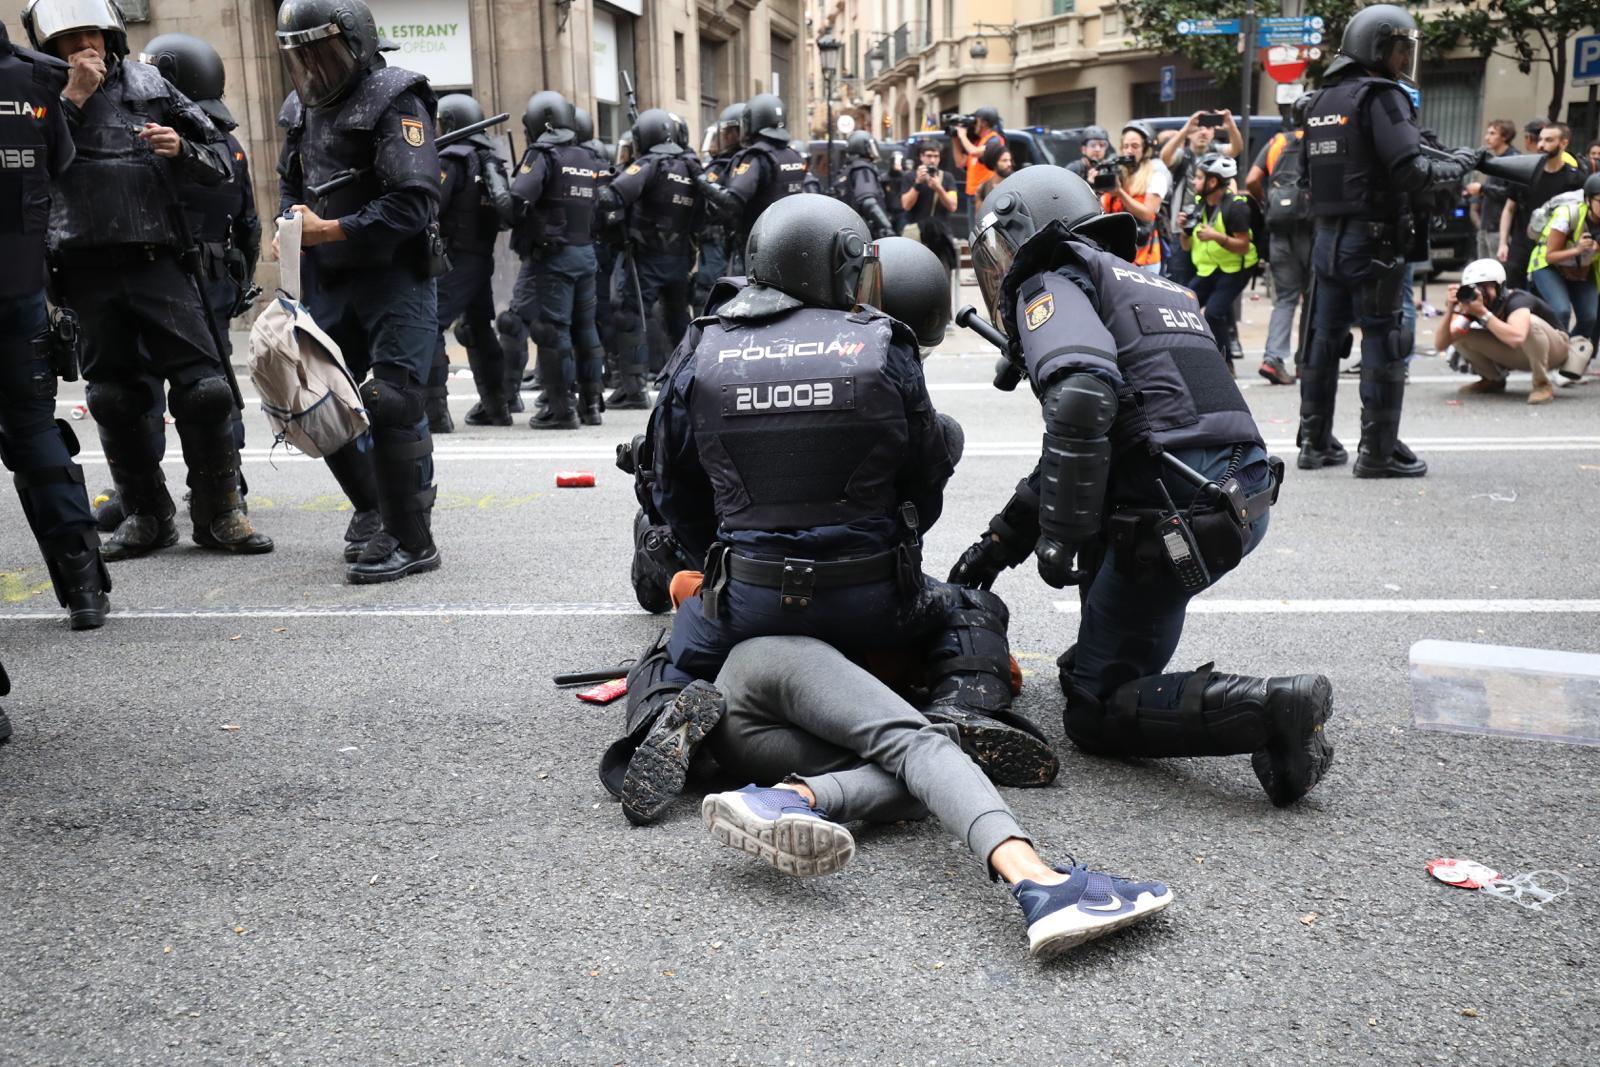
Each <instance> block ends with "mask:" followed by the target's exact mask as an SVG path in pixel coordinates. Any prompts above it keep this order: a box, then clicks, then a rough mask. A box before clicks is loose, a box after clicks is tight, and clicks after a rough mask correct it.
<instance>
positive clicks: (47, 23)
mask: <svg viewBox="0 0 1600 1067" xmlns="http://www.w3.org/2000/svg"><path fill="white" fill-rule="evenodd" d="M31 13H32V15H33V37H34V39H35V40H37V41H38V42H39V47H40V48H44V47H45V46H46V45H47V44H49V43H50V41H51V39H52V38H55V37H59V36H61V35H62V34H63V33H67V32H68V31H71V30H100V31H102V32H115V33H126V32H127V29H126V27H124V26H123V24H122V15H121V14H120V13H119V12H118V11H117V9H116V8H115V7H113V6H112V5H111V3H110V2H109V0H52V2H51V3H47V4H38V3H36V4H34V5H32V12H31Z"/></svg>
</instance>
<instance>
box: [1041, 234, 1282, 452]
mask: <svg viewBox="0 0 1600 1067" xmlns="http://www.w3.org/2000/svg"><path fill="white" fill-rule="evenodd" d="M1067 245H1068V248H1069V249H1070V252H1071V253H1072V256H1073V258H1075V259H1076V260H1077V262H1078V264H1079V265H1080V266H1081V267H1082V268H1083V270H1084V272H1085V273H1086V274H1087V275H1088V277H1089V280H1090V282H1091V284H1092V285H1093V287H1094V291H1095V294H1096V296H1095V301H1094V303H1095V308H1096V310H1097V311H1098V312H1099V313H1100V321H1101V322H1103V323H1104V324H1105V327H1106V329H1107V330H1108V331H1109V332H1110V334H1111V336H1112V339H1113V340H1114V341H1115V342H1116V346H1117V351H1116V364H1117V371H1118V373H1119V374H1120V375H1121V376H1122V380H1123V383H1124V384H1123V388H1122V390H1121V391H1120V392H1119V393H1118V399H1119V401H1120V404H1119V411H1118V415H1117V420H1116V422H1115V423H1114V424H1113V426H1112V428H1111V435H1110V436H1111V440H1112V443H1113V445H1114V447H1115V448H1116V449H1117V450H1118V451H1122V450H1125V449H1129V448H1133V447H1143V448H1146V449H1149V450H1151V451H1156V450H1161V449H1165V450H1170V449H1174V448H1191V447H1205V446H1211V445H1231V444H1237V443H1239V442H1241V441H1256V442H1259V441H1260V436H1259V435H1258V434H1257V432H1256V424H1255V420H1254V419H1253V418H1252V417H1251V415H1250V408H1249V406H1248V405H1246V404H1245V402H1244V397H1243V395H1241V394H1240V392H1239V387H1238V385H1236V384H1235V383H1234V380H1233V378H1232V377H1231V376H1230V375H1229V374H1228V361H1227V360H1226V359H1224V358H1223V356H1222V353H1221V352H1220V350H1219V349H1218V347H1217V340H1216V338H1214V337H1213V336H1212V334H1211V328H1210V327H1209V326H1208V325H1207V324H1206V318H1205V313H1204V311H1203V310H1202V309H1201V306H1200V302H1199V301H1198V300H1196V299H1195V296H1194V293H1193V292H1191V291H1190V290H1188V289H1185V288H1184V287H1183V286H1181V285H1178V284H1177V283H1176V282H1173V281H1169V280H1168V279H1166V278H1163V277H1161V276H1160V275H1158V274H1151V273H1149V272H1147V271H1143V270H1140V269H1139V268H1138V267H1135V266H1134V265H1132V264H1131V263H1129V262H1127V261H1126V260H1124V259H1121V258H1119V257H1117V256H1114V255H1112V254H1110V253H1109V252H1104V251H1101V250H1100V249H1099V248H1096V247H1094V246H1092V245H1088V244H1084V243H1082V242H1080V241H1077V240H1072V239H1069V240H1068V242H1067ZM1071 288H1075V286H1074V284H1073V282H1072V281H1070V280H1069V279H1067V278H1065V277H1063V276H1062V275H1060V274H1057V273H1054V272H1048V271H1047V272H1041V273H1037V274H1034V275H1032V276H1030V277H1026V278H1025V280H1023V281H1022V283H1021V284H1020V285H1019V286H1018V287H1017V292H1018V293H1019V294H1020V295H1021V300H1020V301H1019V302H1020V304H1021V305H1022V307H1023V309H1024V310H1023V318H1024V320H1025V321H1024V322H1023V323H1020V324H1019V326H1021V327H1028V328H1029V330H1028V332H1029V340H1028V343H1027V345H1026V346H1025V349H1026V351H1027V352H1028V354H1029V359H1030V362H1033V361H1034V360H1035V358H1036V357H1035V353H1038V354H1039V355H1038V357H1037V358H1038V362H1037V364H1036V365H1034V366H1030V367H1029V371H1030V377H1032V378H1033V380H1034V381H1038V380H1039V374H1040V373H1043V375H1044V377H1046V378H1048V377H1050V376H1051V374H1050V372H1049V366H1048V364H1049V359H1050V356H1051V354H1052V353H1057V352H1068V353H1070V352H1072V351H1075V350H1076V349H1077V347H1078V345H1077V344H1076V342H1078V341H1079V339H1080V335H1079V334H1078V333H1077V332H1076V331H1075V330H1074V323H1073V322H1072V321H1071V317H1070V316H1066V315H1056V314H1054V303H1053V298H1054V295H1055V294H1056V293H1059V292H1061V291H1062V290H1065V289H1071ZM1035 323H1037V325H1034V324H1035Z"/></svg>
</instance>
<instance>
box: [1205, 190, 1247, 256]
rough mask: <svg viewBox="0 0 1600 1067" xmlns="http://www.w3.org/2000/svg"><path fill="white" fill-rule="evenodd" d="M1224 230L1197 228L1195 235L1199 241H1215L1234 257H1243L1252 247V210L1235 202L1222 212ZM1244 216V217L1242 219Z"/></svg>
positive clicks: (1207, 227)
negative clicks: (1247, 249) (1246, 250)
mask: <svg viewBox="0 0 1600 1067" xmlns="http://www.w3.org/2000/svg"><path fill="white" fill-rule="evenodd" d="M1220 214H1221V221H1222V225H1223V230H1226V232H1223V230H1214V229H1212V228H1211V227H1209V226H1197V227H1195V231H1194V235H1195V238H1196V239H1197V240H1201V241H1215V242H1216V243H1217V244H1219V245H1221V246H1222V247H1223V248H1226V249H1227V250H1228V251H1229V252H1232V253H1233V254H1234V255H1236V256H1237V255H1242V254H1243V253H1244V250H1245V249H1246V248H1248V247H1249V246H1250V209H1249V208H1248V207H1246V206H1245V205H1243V204H1241V203H1239V202H1238V201H1234V202H1233V203H1231V204H1229V205H1228V206H1227V207H1225V208H1223V209H1222V211H1221V213H1220ZM1241 216H1242V217H1241Z"/></svg>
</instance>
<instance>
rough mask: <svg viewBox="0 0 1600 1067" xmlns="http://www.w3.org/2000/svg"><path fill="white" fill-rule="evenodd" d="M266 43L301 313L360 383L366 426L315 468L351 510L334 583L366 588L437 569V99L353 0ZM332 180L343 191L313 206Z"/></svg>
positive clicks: (333, 0) (303, 19) (287, 15)
mask: <svg viewBox="0 0 1600 1067" xmlns="http://www.w3.org/2000/svg"><path fill="white" fill-rule="evenodd" d="M277 37H278V48H279V51H280V52H281V54H282V56H283V60H284V65H285V67H286V68H287V69H288V72H289V76H290V78H291V80H292V81H293V82H294V92H292V93H290V94H289V98H288V100H286V101H285V102H284V105H283V109H282V111H281V112H280V114H279V116H278V121H279V124H280V125H282V126H283V127H284V128H285V129H286V130H287V131H288V132H287V137H286V139H285V142H284V146H283V152H282V154H281V155H280V156H279V158H278V175H279V178H280V179H281V181H280V185H279V207H280V214H281V213H284V212H287V211H293V212H294V213H296V214H298V215H300V217H301V225H302V245H303V247H304V248H305V255H304V261H305V262H304V267H305V268H306V269H305V274H306V283H305V289H306V293H305V304H306V307H307V308H308V309H309V310H310V312H311V315H312V318H314V319H315V320H316V322H317V324H318V325H319V326H321V327H322V328H323V330H325V331H326V332H327V334H328V336H330V337H331V338H333V340H334V341H336V342H337V343H338V345H339V349H340V351H341V352H342V353H343V355H344V358H345V361H346V362H347V363H348V364H349V366H350V369H351V371H352V373H353V375H354V377H355V378H356V380H357V381H361V399H362V402H363V403H364V404H365V405H366V408H367V416H368V418H369V420H370V421H371V424H372V431H371V433H370V435H367V434H364V435H362V436H361V437H360V438H357V439H356V440H355V441H352V442H351V443H350V444H348V445H346V446H345V447H344V448H342V449H340V450H339V451H338V452H335V453H333V454H332V455H330V456H328V457H327V462H328V467H329V469H330V470H331V471H332V472H333V474H334V477H335V478H337V479H338V481H339V485H340V486H341V488H343V489H344V490H345V492H346V493H348V494H349V495H350V500H351V503H352V504H354V505H355V507H356V515H355V516H354V517H352V519H351V525H350V528H349V529H347V530H346V532H345V540H346V549H345V552H346V559H350V557H351V556H354V557H355V558H354V560H353V561H352V562H351V563H350V566H349V568H348V569H347V571H346V575H345V576H346V578H347V580H348V581H350V582H352V583H355V584H358V585H367V584H373V583H377V582H390V581H395V580H396V579H399V578H403V577H405V576H407V575H410V574H420V573H423V572H426V571H433V570H438V568H439V565H440V562H441V560H440V555H439V549H438V547H437V546H436V545H435V544H434V541H433V528H432V520H433V502H434V497H435V494H436V491H435V489H434V485H433V438H432V436H431V434H430V433H429V430H428V417H427V413H426V411H425V407H426V404H425V395H424V389H425V383H426V382H427V380H428V375H429V368H430V367H431V366H432V364H433V359H434V352H435V349H436V346H437V343H438V339H439V317H438V300H437V293H436V289H435V285H434V278H435V276H436V275H437V274H438V273H439V272H440V268H441V266H442V262H441V261H442V259H443V254H442V253H443V249H442V242H441V241H440V240H439V236H438V233H439V230H438V223H437V222H436V221H435V219H436V214H437V211H438V206H439V154H438V152H437V151H436V150H435V149H434V147H433V129H434V98H433V92H432V90H430V89H429V88H428V82H427V79H426V78H425V77H423V76H422V75H421V74H418V73H416V72H414V71H409V70H402V69H401V68H399V67H391V66H388V65H387V64H386V63H385V62H384V60H383V57H382V56H381V55H380V54H379V52H380V49H381V48H383V47H385V45H384V42H382V41H381V40H380V38H379V37H378V28H377V23H376V22H375V21H374V19H373V17H372V11H371V10H370V9H369V8H368V7H367V5H366V4H365V3H363V2H362V0H290V2H287V3H285V4H284V5H283V6H282V7H281V8H279V10H278V29H277ZM335 176H349V177H351V178H353V179H354V180H353V181H351V182H349V184H345V185H343V186H341V187H338V188H335V189H332V190H323V191H322V193H321V194H320V195H319V192H318V190H319V189H321V188H322V187H323V186H325V185H326V184H327V183H329V182H330V180H331V179H333V178H334V177H335ZM369 371H370V372H371V377H368V372H369ZM362 379H365V380H364V381H363V380H362ZM373 509H376V513H377V518H378V520H379V521H378V522H376V523H374V522H373V521H372V519H373ZM363 535H365V537H366V540H365V541H364V542H363V541H362V537H363Z"/></svg>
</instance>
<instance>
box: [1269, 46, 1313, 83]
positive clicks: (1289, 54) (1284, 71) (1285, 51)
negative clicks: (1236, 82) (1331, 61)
mask: <svg viewBox="0 0 1600 1067" xmlns="http://www.w3.org/2000/svg"><path fill="white" fill-rule="evenodd" d="M1313 51H1315V49H1312V48H1304V47H1301V46H1300V45H1297V44H1278V45H1273V46H1272V47H1271V48H1263V49H1262V50H1261V66H1262V68H1263V69H1265V70H1266V72H1267V77H1269V78H1271V79H1272V80H1273V81H1275V82H1295V81H1299V80H1300V76H1301V75H1302V74H1304V73H1305V72H1306V67H1307V65H1308V64H1310V62H1311V59H1312V56H1311V53H1312V52H1313Z"/></svg>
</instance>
